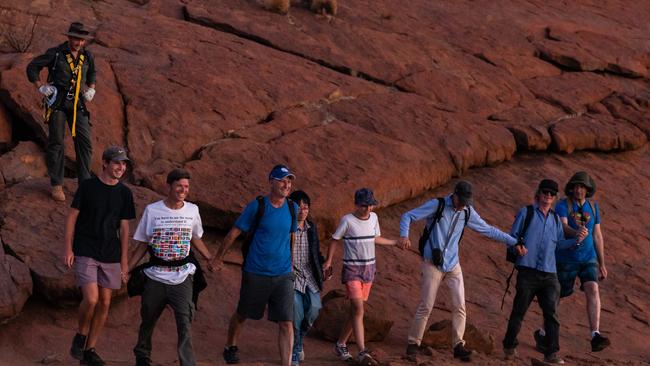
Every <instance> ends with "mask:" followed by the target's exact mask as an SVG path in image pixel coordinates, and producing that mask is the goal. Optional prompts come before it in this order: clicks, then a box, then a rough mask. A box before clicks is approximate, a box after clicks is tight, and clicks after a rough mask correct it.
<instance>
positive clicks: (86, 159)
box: [47, 100, 93, 186]
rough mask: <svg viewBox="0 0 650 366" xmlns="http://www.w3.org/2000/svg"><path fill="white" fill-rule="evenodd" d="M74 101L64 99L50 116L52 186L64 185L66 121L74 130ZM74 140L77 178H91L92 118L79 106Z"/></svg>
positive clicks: (48, 155)
mask: <svg viewBox="0 0 650 366" xmlns="http://www.w3.org/2000/svg"><path fill="white" fill-rule="evenodd" d="M73 107H74V102H73V101H71V100H64V101H63V102H62V103H61V106H60V107H58V108H57V109H56V110H54V111H53V112H52V115H51V116H50V122H49V129H50V135H49V140H48V143H47V172H48V174H49V175H50V183H51V184H52V186H60V185H63V171H64V166H65V155H64V152H65V151H64V145H63V138H64V137H65V129H66V123H67V125H68V128H70V131H72V117H73V113H72V112H73ZM75 129H76V135H77V136H76V137H75V138H74V139H73V141H74V151H75V154H76V157H77V179H78V181H79V182H81V181H83V180H84V179H88V178H90V163H91V159H92V155H93V145H92V140H91V135H90V120H89V119H88V115H87V114H86V112H85V111H83V110H82V109H81V108H79V106H77V126H76V128H75Z"/></svg>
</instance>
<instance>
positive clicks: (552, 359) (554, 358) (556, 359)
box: [544, 352, 564, 365]
mask: <svg viewBox="0 0 650 366" xmlns="http://www.w3.org/2000/svg"><path fill="white" fill-rule="evenodd" d="M544 362H546V363H550V364H554V365H564V360H563V359H562V358H561V357H560V356H558V354H557V352H555V353H551V354H550V355H546V356H544Z"/></svg>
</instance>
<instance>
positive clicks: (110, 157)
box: [102, 146, 129, 161]
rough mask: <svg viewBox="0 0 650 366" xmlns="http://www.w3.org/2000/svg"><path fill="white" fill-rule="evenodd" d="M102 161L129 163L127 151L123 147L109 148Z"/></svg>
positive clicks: (105, 151)
mask: <svg viewBox="0 0 650 366" xmlns="http://www.w3.org/2000/svg"><path fill="white" fill-rule="evenodd" d="M102 160H105V161H129V157H128V156H126V149H124V148H123V147H121V146H109V147H107V148H106V150H104V153H103V154H102Z"/></svg>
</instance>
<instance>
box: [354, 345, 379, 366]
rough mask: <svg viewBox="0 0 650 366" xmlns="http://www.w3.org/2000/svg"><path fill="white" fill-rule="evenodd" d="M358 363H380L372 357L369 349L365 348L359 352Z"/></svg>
mask: <svg viewBox="0 0 650 366" xmlns="http://www.w3.org/2000/svg"><path fill="white" fill-rule="evenodd" d="M357 363H358V364H359V365H360V366H374V365H379V363H378V362H377V360H375V359H374V358H372V355H370V352H368V350H367V349H364V350H363V351H361V352H359V354H358V355H357Z"/></svg>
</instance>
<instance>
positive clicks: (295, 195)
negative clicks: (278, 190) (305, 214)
mask: <svg viewBox="0 0 650 366" xmlns="http://www.w3.org/2000/svg"><path fill="white" fill-rule="evenodd" d="M289 199H290V200H292V201H293V202H295V203H297V204H300V202H304V203H305V204H307V206H311V200H310V199H309V195H307V193H305V192H304V191H294V192H292V193H291V194H290V195H289Z"/></svg>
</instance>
